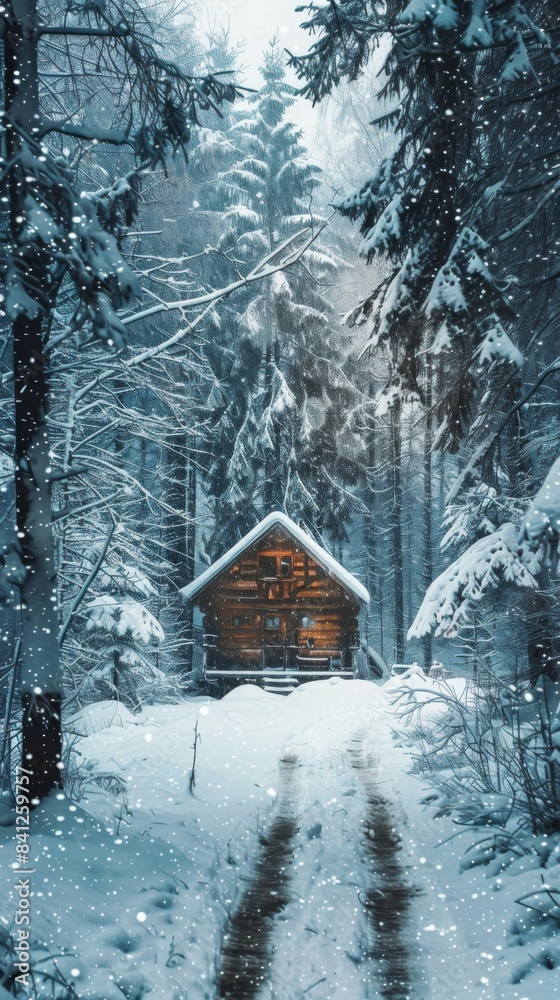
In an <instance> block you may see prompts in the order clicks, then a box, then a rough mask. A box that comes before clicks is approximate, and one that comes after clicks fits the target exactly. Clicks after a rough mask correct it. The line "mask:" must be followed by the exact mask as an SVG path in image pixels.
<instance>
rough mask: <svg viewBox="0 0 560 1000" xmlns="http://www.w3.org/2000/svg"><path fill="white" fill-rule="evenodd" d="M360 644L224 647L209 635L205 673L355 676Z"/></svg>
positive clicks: (215, 675) (204, 653)
mask: <svg viewBox="0 0 560 1000" xmlns="http://www.w3.org/2000/svg"><path fill="white" fill-rule="evenodd" d="M358 648H359V647H358V646H357V645H355V646H354V645H353V646H349V647H348V648H346V649H342V650H341V649H333V648H317V647H316V646H315V645H305V646H301V645H291V644H289V643H278V644H274V643H271V644H270V645H263V646H259V647H249V646H241V645H238V646H223V645H221V644H219V642H218V636H214V635H205V636H204V645H203V656H204V673H205V675H206V677H207V678H208V679H212V678H219V677H239V678H255V679H258V678H259V677H264V675H266V676H271V675H282V674H286V673H288V674H290V675H291V676H293V677H297V676H300V677H302V676H303V677H305V678H307V679H309V680H311V679H312V678H319V677H324V676H325V675H332V674H336V675H337V676H339V677H353V676H354V670H355V654H356V653H357V651H358Z"/></svg>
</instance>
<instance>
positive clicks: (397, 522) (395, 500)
mask: <svg viewBox="0 0 560 1000" xmlns="http://www.w3.org/2000/svg"><path fill="white" fill-rule="evenodd" d="M401 459H402V439H401V403H400V402H399V401H398V400H397V401H396V402H395V404H394V406H393V407H392V408H391V480H392V482H391V485H392V504H391V516H390V519H389V520H390V525H391V540H392V547H393V594H394V603H395V607H394V622H395V626H394V638H393V642H394V650H395V663H402V662H403V660H404V649H405V634H404V592H403V591H404V586H403V584H404V575H403V544H402V508H403V488H402V468H401Z"/></svg>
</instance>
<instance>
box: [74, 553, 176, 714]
mask: <svg viewBox="0 0 560 1000" xmlns="http://www.w3.org/2000/svg"><path fill="white" fill-rule="evenodd" d="M95 591H97V593H95ZM156 599H157V594H156V591H155V588H154V586H153V585H152V583H151V581H150V580H149V579H148V577H147V576H146V575H145V573H143V572H142V570H141V569H140V568H139V567H138V566H134V565H132V564H129V563H126V562H124V561H123V560H122V559H121V558H120V556H119V554H118V551H117V552H116V553H114V554H113V555H112V557H111V558H110V559H109V560H108V562H107V563H106V564H105V565H104V568H103V570H102V571H101V572H100V573H99V574H98V576H97V578H96V580H95V590H94V592H93V595H92V597H91V598H90V600H88V601H87V602H86V603H85V604H84V606H83V608H82V610H81V613H80V619H81V621H82V623H83V624H84V625H85V632H84V634H83V635H82V633H80V636H79V641H76V640H75V641H76V648H77V650H78V653H79V658H78V662H77V664H76V668H75V673H76V676H75V681H76V682H77V683H76V690H75V692H74V693H73V694H72V695H71V696H70V698H69V699H68V701H69V704H70V706H71V708H74V707H75V705H76V704H77V705H78V706H81V705H84V704H87V703H88V702H92V701H103V700H105V699H115V700H118V701H122V702H123V704H124V705H126V706H127V707H128V708H129V709H131V710H132V711H138V710H139V709H140V708H141V706H142V703H143V701H145V700H147V699H153V697H154V694H157V699H158V701H161V700H164V701H167V700H171V699H174V698H176V694H177V690H176V689H177V686H176V684H175V683H174V680H173V678H171V677H169V676H167V675H166V674H165V673H164V672H163V671H162V670H161V669H160V667H159V663H158V650H159V646H160V644H161V642H162V641H163V639H164V633H163V629H162V627H161V625H160V623H159V621H158V619H157V618H156V616H155V614H154V613H153V612H152V611H151V610H150V609H149V608H148V607H147V604H148V603H150V602H152V603H153V602H155V601H156Z"/></svg>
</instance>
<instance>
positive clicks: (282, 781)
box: [217, 753, 298, 1000]
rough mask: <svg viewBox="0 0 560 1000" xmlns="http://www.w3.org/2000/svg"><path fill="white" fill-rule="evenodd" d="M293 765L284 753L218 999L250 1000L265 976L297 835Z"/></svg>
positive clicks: (227, 935) (230, 930) (230, 936)
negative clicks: (273, 806) (271, 809)
mask: <svg viewBox="0 0 560 1000" xmlns="http://www.w3.org/2000/svg"><path fill="white" fill-rule="evenodd" d="M297 765H298V758H297V756H296V755H295V754H291V753H286V754H284V755H283V757H282V758H281V760H280V772H279V775H280V776H279V785H280V787H279V791H278V798H277V806H276V816H275V818H274V819H273V821H272V823H271V825H270V827H269V829H268V832H267V834H266V838H262V840H261V851H260V854H259V855H258V858H257V861H256V863H255V867H254V873H253V875H251V876H250V877H249V879H248V880H247V887H246V888H245V889H244V891H243V893H242V896H241V899H240V900H239V903H238V904H237V906H236V908H235V910H234V911H233V913H232V915H231V917H230V918H229V920H228V923H227V925H226V928H225V931H224V936H223V942H222V949H221V956H220V961H219V967H218V972H217V996H218V997H220V998H221V1000H253V998H256V997H258V995H259V991H260V989H261V987H262V985H263V983H264V982H265V980H266V978H267V977H268V976H269V974H270V967H271V957H272V935H273V923H274V918H275V916H276V915H277V914H278V913H280V912H281V911H282V910H283V909H284V907H285V906H286V904H287V903H288V898H289V897H288V883H289V881H290V874H291V872H290V865H291V862H292V856H293V840H294V837H295V835H296V834H297V832H298V822H297V819H296V816H295V808H294V797H295V796H294V788H293V784H294V780H293V775H294V770H295V768H296V766H297Z"/></svg>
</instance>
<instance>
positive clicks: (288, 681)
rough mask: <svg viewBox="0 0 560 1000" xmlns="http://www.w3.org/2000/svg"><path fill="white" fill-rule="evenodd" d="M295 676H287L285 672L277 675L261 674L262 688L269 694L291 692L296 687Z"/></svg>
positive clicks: (297, 682)
mask: <svg viewBox="0 0 560 1000" xmlns="http://www.w3.org/2000/svg"><path fill="white" fill-rule="evenodd" d="M298 685H299V681H298V679H297V677H289V676H288V677H287V676H286V675H285V674H279V675H278V676H272V675H269V676H267V675H266V674H265V675H264V676H263V689H264V690H265V691H268V693H269V694H283V695H286V694H291V693H292V691H295V689H296V688H297V687H298Z"/></svg>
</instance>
